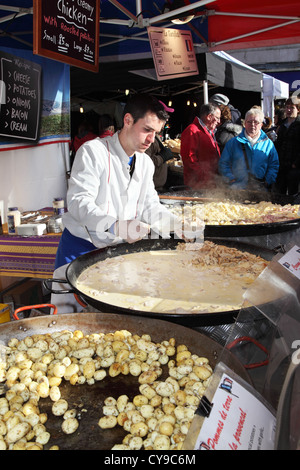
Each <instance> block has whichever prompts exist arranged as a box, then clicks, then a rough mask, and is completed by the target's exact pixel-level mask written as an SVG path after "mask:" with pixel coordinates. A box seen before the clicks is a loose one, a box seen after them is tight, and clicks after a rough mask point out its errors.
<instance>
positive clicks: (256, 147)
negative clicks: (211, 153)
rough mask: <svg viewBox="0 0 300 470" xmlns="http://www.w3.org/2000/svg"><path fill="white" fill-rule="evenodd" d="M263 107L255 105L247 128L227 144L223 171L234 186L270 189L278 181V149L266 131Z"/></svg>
mask: <svg viewBox="0 0 300 470" xmlns="http://www.w3.org/2000/svg"><path fill="white" fill-rule="evenodd" d="M263 120H264V114H263V112H262V110H261V108H251V109H250V110H249V111H248V112H247V113H246V116H245V128H244V129H243V130H242V132H241V133H240V134H239V135H238V136H236V137H234V138H233V139H231V140H230V141H229V142H227V144H226V145H225V148H224V150H223V152H222V155H221V158H220V160H219V171H220V174H221V175H222V176H223V177H224V179H225V181H226V182H227V183H228V184H229V185H230V186H231V187H232V188H233V189H251V190H267V189H269V188H271V186H272V185H273V184H274V183H275V181H276V178H277V174H278V170H279V159H278V154H277V150H276V149H275V146H274V144H273V142H272V141H271V140H270V139H269V138H268V136H267V134H266V133H265V132H264V131H263V130H262V124H263Z"/></svg>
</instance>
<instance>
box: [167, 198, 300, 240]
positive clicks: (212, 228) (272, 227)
mask: <svg viewBox="0 0 300 470" xmlns="http://www.w3.org/2000/svg"><path fill="white" fill-rule="evenodd" d="M224 200H231V201H233V202H237V203H247V204H248V203H250V204H251V203H258V202H262V201H268V202H272V203H273V204H279V205H286V204H294V203H296V202H295V200H296V196H285V195H281V194H279V195H278V194H273V193H267V192H259V191H245V190H241V191H234V190H227V191H226V190H222V191H218V190H216V191H214V193H212V192H211V191H205V190H203V191H191V190H185V191H176V192H171V193H166V194H161V195H160V201H161V202H162V203H163V204H168V205H171V204H177V205H178V204H180V205H184V204H185V203H187V202H188V203H190V204H193V203H194V204H201V203H205V202H206V203H208V202H219V201H224ZM297 203H298V204H299V202H297ZM299 228H300V217H299V219H291V220H286V221H283V222H271V223H264V224H245V225H206V226H205V230H204V235H205V236H206V237H232V238H234V237H253V236H262V235H273V234H279V233H284V232H289V231H291V230H297V229H299Z"/></svg>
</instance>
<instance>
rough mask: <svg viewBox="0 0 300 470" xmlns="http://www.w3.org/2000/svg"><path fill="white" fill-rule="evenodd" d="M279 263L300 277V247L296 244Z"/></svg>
mask: <svg viewBox="0 0 300 470" xmlns="http://www.w3.org/2000/svg"><path fill="white" fill-rule="evenodd" d="M279 263H280V264H281V265H282V266H283V267H284V268H286V269H287V270H288V271H290V272H291V273H292V274H293V275H294V276H296V277H297V278H298V279H300V248H299V246H297V245H295V246H294V247H293V248H292V249H291V250H289V251H288V252H287V253H286V254H285V255H284V256H282V258H280V260H279Z"/></svg>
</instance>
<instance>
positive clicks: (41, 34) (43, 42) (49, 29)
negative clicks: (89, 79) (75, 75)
mask: <svg viewBox="0 0 300 470" xmlns="http://www.w3.org/2000/svg"><path fill="white" fill-rule="evenodd" d="M99 21H100V0H33V53H34V54H38V55H41V56H44V57H48V58H50V59H54V60H58V61H60V62H64V63H66V64H70V65H74V66H76V67H81V68H84V69H87V70H90V71H92V72H97V71H98V66H99Z"/></svg>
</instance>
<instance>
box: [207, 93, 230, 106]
mask: <svg viewBox="0 0 300 470" xmlns="http://www.w3.org/2000/svg"><path fill="white" fill-rule="evenodd" d="M209 101H213V102H214V103H216V104H219V105H220V104H224V105H225V106H227V105H228V103H229V98H228V97H227V96H225V95H221V94H220V93H216V94H215V95H213V96H212V97H211V98H210V100H209Z"/></svg>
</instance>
